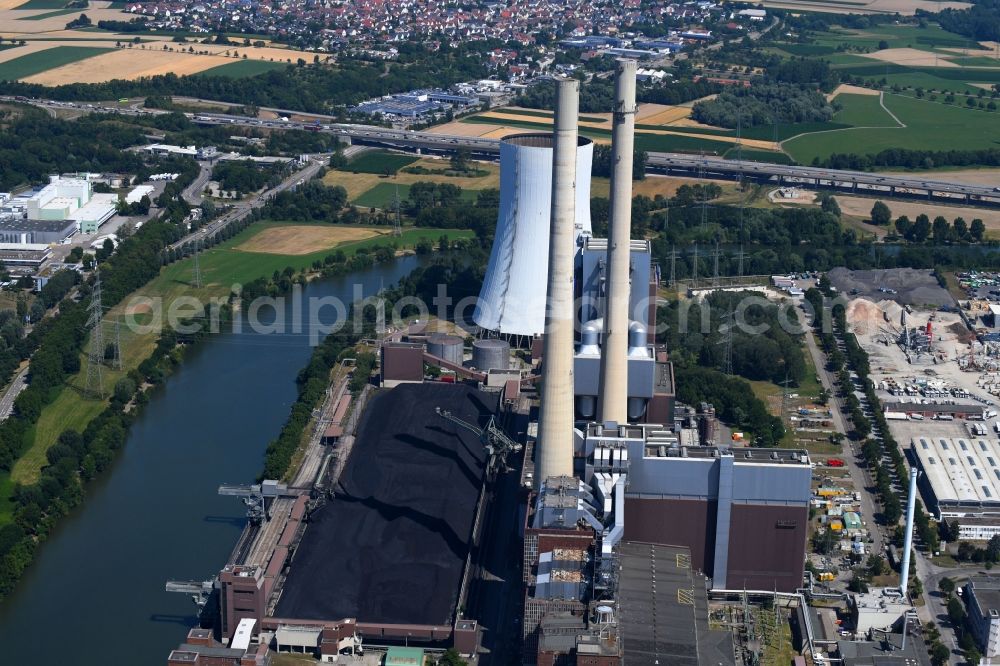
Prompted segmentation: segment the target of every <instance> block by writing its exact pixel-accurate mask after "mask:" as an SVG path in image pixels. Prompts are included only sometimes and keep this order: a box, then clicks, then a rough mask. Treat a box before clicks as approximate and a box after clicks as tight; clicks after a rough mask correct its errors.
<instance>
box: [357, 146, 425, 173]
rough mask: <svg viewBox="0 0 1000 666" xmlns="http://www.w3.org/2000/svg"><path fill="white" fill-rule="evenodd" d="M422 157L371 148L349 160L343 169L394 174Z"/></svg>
mask: <svg viewBox="0 0 1000 666" xmlns="http://www.w3.org/2000/svg"><path fill="white" fill-rule="evenodd" d="M419 159H420V158H419V157H418V156H416V155H403V154H401V153H390V152H388V151H385V150H370V151H367V152H364V153H361V154H360V155H359V156H358V157H355V158H354V159H353V160H351V161H350V162H348V164H347V166H345V167H344V168H343V169H341V171H353V172H356V173H376V174H379V175H380V176H382V175H385V174H387V173H390V174H394V173H396V172H397V171H399V170H400V169H402V168H403V167H405V166H410V165H411V164H413V163H414V162H416V161H417V160H419Z"/></svg>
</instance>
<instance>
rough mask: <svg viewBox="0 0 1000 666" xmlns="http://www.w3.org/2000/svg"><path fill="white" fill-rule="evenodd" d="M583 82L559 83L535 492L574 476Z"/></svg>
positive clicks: (554, 138)
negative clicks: (575, 277) (575, 275)
mask: <svg viewBox="0 0 1000 666" xmlns="http://www.w3.org/2000/svg"><path fill="white" fill-rule="evenodd" d="M579 105H580V84H579V82H578V81H576V80H573V79H569V80H562V81H559V82H558V83H557V84H556V112H555V128H554V132H553V150H552V152H553V155H552V208H551V218H550V222H549V279H548V286H547V288H546V299H545V305H546V307H545V341H544V349H543V356H542V363H543V366H542V393H541V408H540V413H539V419H538V447H539V455H538V456H537V460H538V466H537V469H536V470H535V474H536V477H535V488H536V489H537V488H540V487H541V484H542V482H544V481H545V480H546V479H548V478H549V477H553V476H572V475H573V255H574V253H575V252H576V234H575V231H574V227H573V225H574V222H575V220H576V161H577V157H576V152H577V142H578V136H577V133H578V122H579V118H578V115H579Z"/></svg>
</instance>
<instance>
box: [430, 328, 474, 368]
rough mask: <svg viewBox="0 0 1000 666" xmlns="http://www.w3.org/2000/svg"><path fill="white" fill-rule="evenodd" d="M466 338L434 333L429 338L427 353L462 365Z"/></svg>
mask: <svg viewBox="0 0 1000 666" xmlns="http://www.w3.org/2000/svg"><path fill="white" fill-rule="evenodd" d="M464 345H465V340H463V339H462V338H460V337H458V336H457V335H449V334H447V333H433V334H431V335H430V336H429V337H428V338H427V353H428V354H430V355H431V356H437V357H438V358H442V359H444V360H445V361H448V362H449V363H454V364H456V365H462V352H463V348H464Z"/></svg>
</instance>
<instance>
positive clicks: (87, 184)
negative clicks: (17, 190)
mask: <svg viewBox="0 0 1000 666" xmlns="http://www.w3.org/2000/svg"><path fill="white" fill-rule="evenodd" d="M117 202H118V196H117V195H115V194H94V190H93V184H92V183H91V181H90V180H89V179H84V178H72V177H64V176H49V183H48V185H45V186H44V187H42V188H41V189H38V190H36V191H34V192H32V193H31V194H30V195H28V196H27V197H26V198H25V204H26V207H27V213H28V222H29V226H30V222H33V221H47V222H61V221H72V222H73V223H74V224H75V226H76V230H77V231H80V232H81V233H85V234H93V233H96V232H97V230H98V229H99V228H100V227H101V225H102V224H104V223H105V222H107V221H108V220H109V219H111V217H112V216H113V215H114V214H115V205H116V203H117ZM28 231H29V232H30V229H29V230H28ZM58 240H62V238H58V239H55V238H35V239H34V242H53V241H58Z"/></svg>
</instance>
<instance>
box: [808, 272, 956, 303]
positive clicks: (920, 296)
mask: <svg viewBox="0 0 1000 666" xmlns="http://www.w3.org/2000/svg"><path fill="white" fill-rule="evenodd" d="M827 275H828V276H829V278H830V283H831V284H832V285H833V286H834V287H836V288H837V291H838V292H839V293H841V294H847V295H850V296H852V297H853V296H856V297H857V298H867V299H868V300H870V301H874V302H878V301H882V300H885V299H891V300H893V301H895V302H897V303H906V304H908V305H918V306H941V305H949V306H954V305H955V299H953V298H952V297H951V294H949V293H948V291H947V290H946V289H944V288H942V287H941V286H940V285H939V284H938V282H937V280H936V279H935V278H934V275H933V273H932V272H931V271H929V270H917V269H915V268H890V269H886V270H868V271H852V270H848V269H846V268H843V267H838V268H834V269H833V270H832V271H830V272H829V273H828V274H827ZM883 289H887V290H892V291H893V292H895V293H891V292H886V291H882V290H883ZM855 290H856V292H855V293H853V294H852V293H851V292H852V291H855Z"/></svg>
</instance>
